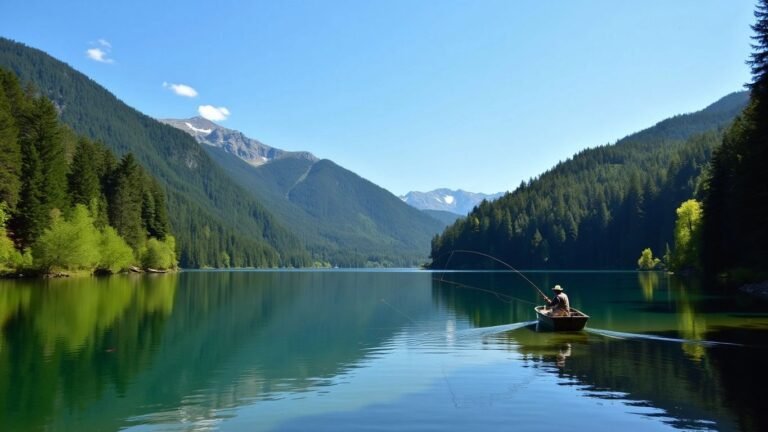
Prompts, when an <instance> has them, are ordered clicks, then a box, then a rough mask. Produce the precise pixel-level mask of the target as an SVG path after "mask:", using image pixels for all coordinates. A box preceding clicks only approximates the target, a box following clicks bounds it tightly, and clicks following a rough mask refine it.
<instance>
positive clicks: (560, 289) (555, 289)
mask: <svg viewBox="0 0 768 432" xmlns="http://www.w3.org/2000/svg"><path fill="white" fill-rule="evenodd" d="M562 290H563V288H561V287H560V285H555V287H554V288H552V291H562Z"/></svg>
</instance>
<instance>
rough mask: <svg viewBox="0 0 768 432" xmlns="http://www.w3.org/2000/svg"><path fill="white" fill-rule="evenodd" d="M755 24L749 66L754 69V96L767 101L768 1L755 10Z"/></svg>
mask: <svg viewBox="0 0 768 432" xmlns="http://www.w3.org/2000/svg"><path fill="white" fill-rule="evenodd" d="M755 19H756V22H755V24H753V25H752V31H754V32H755V34H754V35H753V36H752V40H753V41H754V44H752V54H751V56H750V60H749V61H747V64H748V65H749V66H750V67H751V69H752V83H750V84H749V87H750V89H752V92H753V94H755V95H756V96H758V97H759V98H760V99H761V100H765V96H766V94H768V0H759V2H758V3H757V6H756V9H755Z"/></svg>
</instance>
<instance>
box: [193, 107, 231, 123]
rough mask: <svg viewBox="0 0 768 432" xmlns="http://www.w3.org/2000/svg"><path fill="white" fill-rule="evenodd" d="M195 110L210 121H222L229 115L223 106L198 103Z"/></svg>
mask: <svg viewBox="0 0 768 432" xmlns="http://www.w3.org/2000/svg"><path fill="white" fill-rule="evenodd" d="M197 112H198V113H200V115H201V116H202V117H203V118H205V119H208V120H210V121H222V120H226V119H227V117H229V110H228V109H226V108H225V107H215V106H213V105H200V106H199V107H197Z"/></svg>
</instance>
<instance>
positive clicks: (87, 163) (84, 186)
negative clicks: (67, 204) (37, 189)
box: [67, 138, 100, 205]
mask: <svg viewBox="0 0 768 432" xmlns="http://www.w3.org/2000/svg"><path fill="white" fill-rule="evenodd" d="M97 156H98V150H97V148H96V145H94V144H93V143H92V142H90V141H88V140H87V139H85V138H80V139H79V140H78V142H77V147H76V148H75V154H74V155H73V157H72V163H71V164H70V167H69V175H68V176H67V180H68V181H67V183H68V190H69V196H70V199H71V200H72V205H76V204H84V205H91V200H94V199H98V198H99V195H100V190H99V189H100V184H99V176H98V172H97V163H98V161H97Z"/></svg>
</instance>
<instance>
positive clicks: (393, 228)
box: [162, 117, 447, 267]
mask: <svg viewBox="0 0 768 432" xmlns="http://www.w3.org/2000/svg"><path fill="white" fill-rule="evenodd" d="M162 121H163V122H165V123H167V124H169V125H173V126H174V127H176V128H178V129H180V130H182V131H184V132H185V133H188V134H190V135H192V136H194V137H195V138H196V139H197V140H198V142H200V143H202V144H204V145H203V146H202V147H203V149H204V150H205V151H206V152H207V153H208V154H209V155H210V157H211V158H212V159H213V160H215V161H216V163H217V164H218V165H219V166H221V167H222V168H224V170H225V171H226V172H227V173H228V175H229V176H230V178H231V179H232V180H234V181H235V182H236V183H237V184H239V185H240V186H241V187H243V188H244V189H245V190H247V191H248V192H249V193H250V194H251V196H252V197H254V198H255V199H257V200H258V201H259V202H261V203H263V204H264V205H265V206H266V207H267V208H269V210H270V211H271V212H272V213H273V214H274V215H276V217H277V218H278V219H279V220H280V222H281V223H282V224H283V225H284V226H286V227H289V229H290V230H291V232H293V233H295V234H296V235H297V236H299V237H300V238H301V239H302V240H303V241H304V242H305V243H306V245H307V247H308V248H309V250H310V251H311V252H312V254H313V256H314V257H315V258H316V259H319V260H321V261H323V262H325V263H332V264H334V265H339V266H343V267H361V266H378V265H384V266H413V265H417V264H419V263H423V262H424V261H425V260H426V257H427V254H428V252H429V242H430V239H431V238H432V237H433V236H434V235H436V234H438V233H439V232H440V231H441V230H442V229H443V228H445V227H446V226H447V222H445V221H444V220H443V219H436V218H434V217H432V216H430V215H428V214H426V213H424V212H421V211H419V210H418V209H415V208H413V207H410V206H408V205H406V204H405V203H403V202H402V201H401V200H400V199H398V198H397V197H396V196H395V195H393V194H392V193H390V192H388V191H387V190H385V189H383V188H381V187H379V186H377V185H375V184H373V183H371V182H370V181H368V180H366V179H364V178H362V177H360V176H359V175H357V174H355V173H353V172H351V171H349V170H347V169H345V168H343V167H341V166H339V165H337V164H335V163H334V162H332V161H330V160H327V159H318V158H317V157H315V156H314V155H312V154H311V153H308V152H287V151H284V150H280V149H276V148H274V147H270V146H267V145H265V144H263V143H261V142H259V141H257V140H255V139H252V138H248V137H246V136H245V135H244V134H243V133H242V132H239V131H235V130H231V129H226V128H223V127H221V126H219V125H217V124H215V123H213V122H210V121H208V120H205V119H200V118H198V117H196V118H192V119H181V120H176V119H165V120H162Z"/></svg>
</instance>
